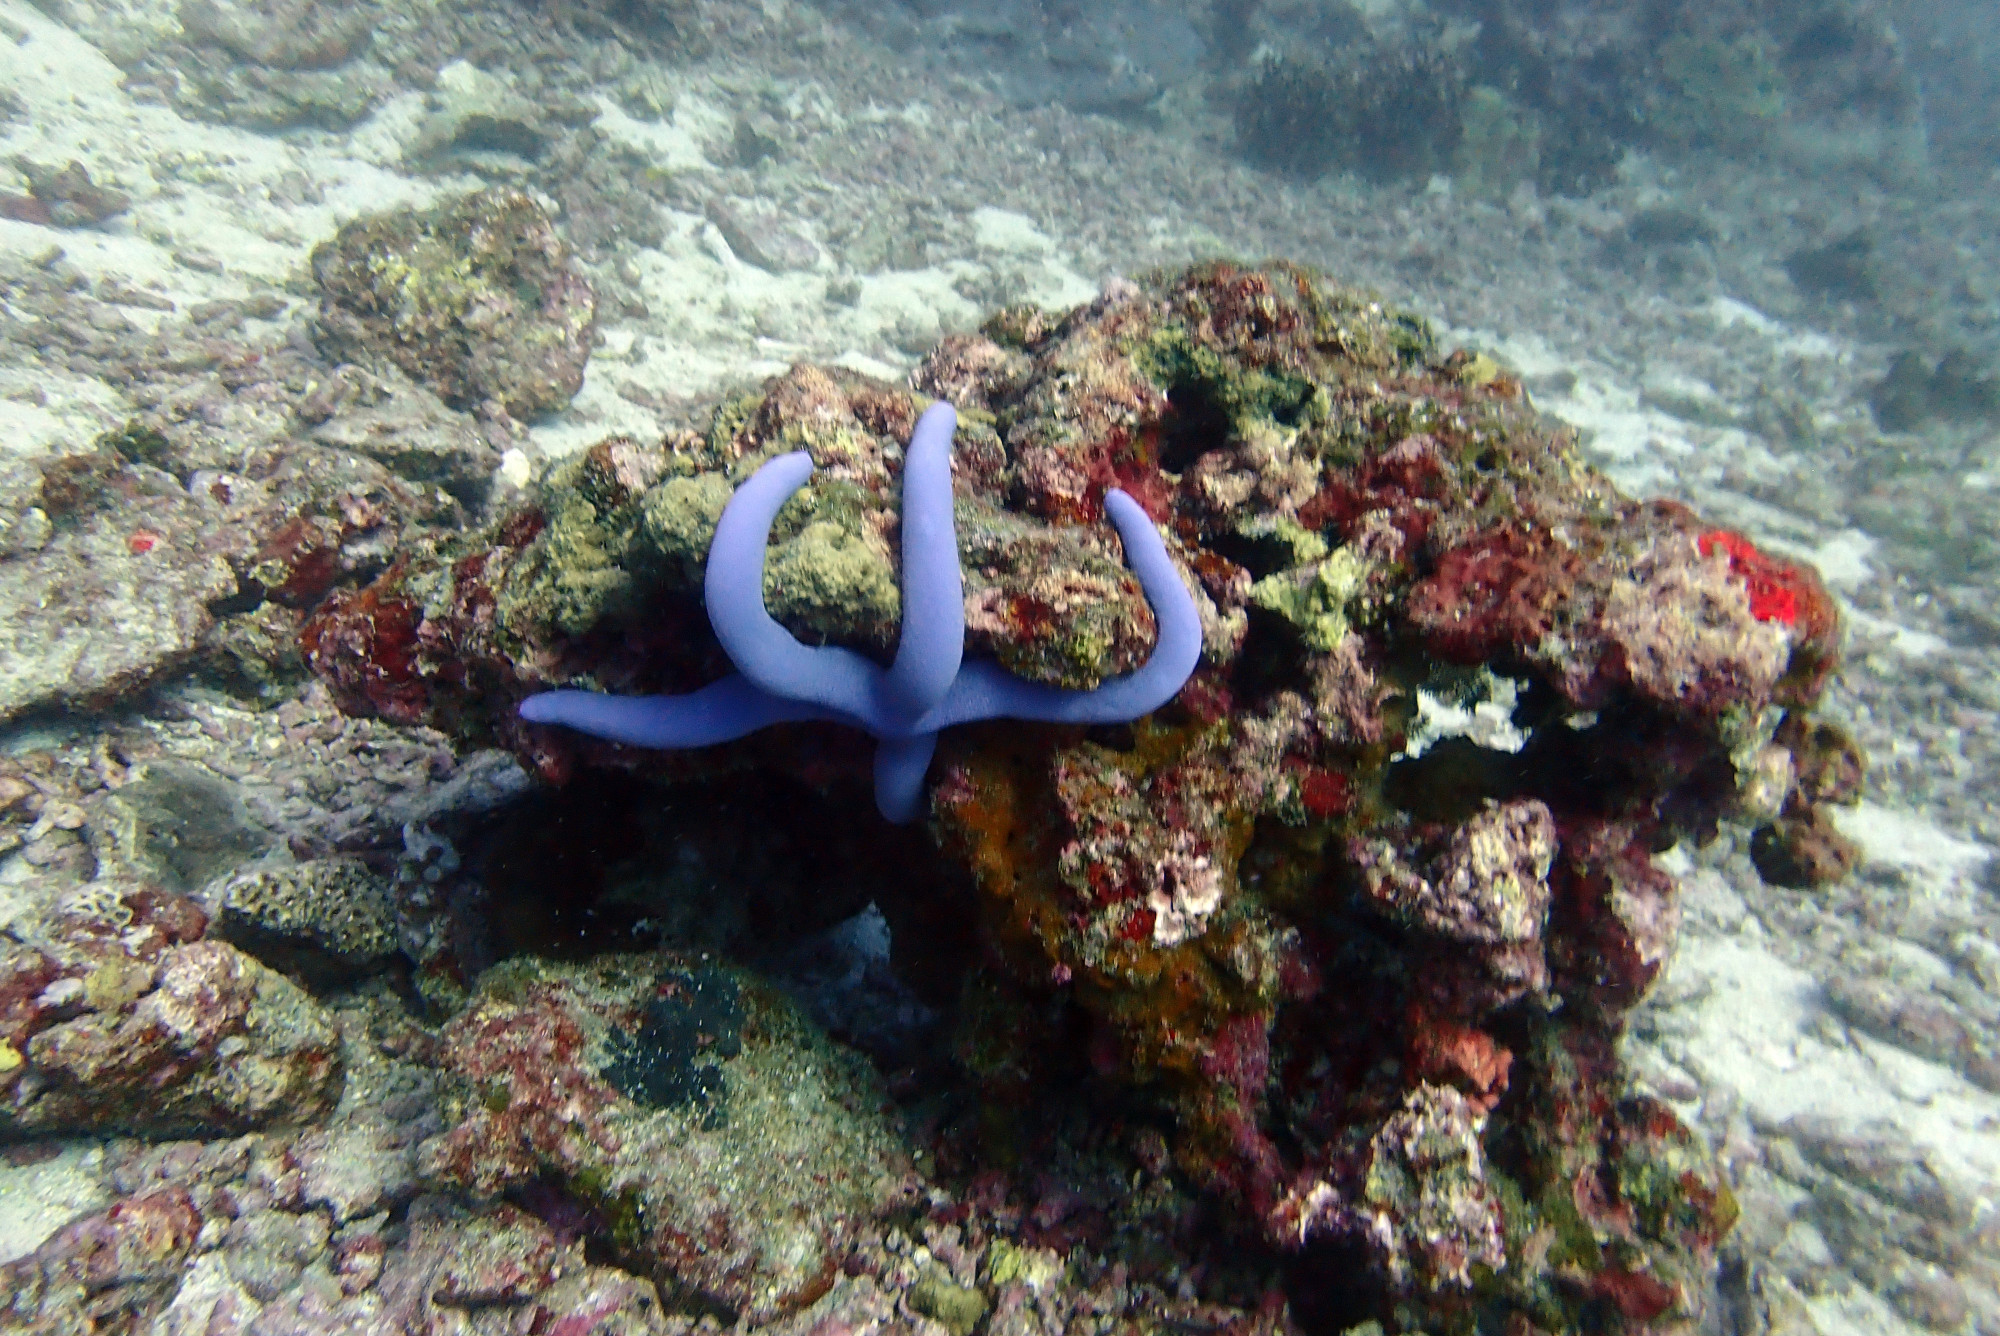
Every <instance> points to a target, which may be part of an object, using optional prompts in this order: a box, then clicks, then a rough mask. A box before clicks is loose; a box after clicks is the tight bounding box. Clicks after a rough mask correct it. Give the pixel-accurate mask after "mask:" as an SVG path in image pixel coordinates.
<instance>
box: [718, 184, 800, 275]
mask: <svg viewBox="0 0 2000 1336" xmlns="http://www.w3.org/2000/svg"><path fill="white" fill-rule="evenodd" d="M707 213H708V221H709V222H711V223H713V224H715V230H716V231H718V232H720V233H722V239H723V240H724V241H726V242H728V243H729V249H730V250H732V251H734V252H736V257H737V258H738V259H740V260H742V261H743V262H744V263H746V264H754V265H756V266H757V267H758V268H759V269H764V270H768V271H769V272H771V273H774V274H783V273H789V272H791V271H793V270H802V269H812V268H814V267H816V266H817V265H818V264H819V259H820V253H819V247H818V246H815V245H814V244H813V243H812V242H811V241H810V240H808V239H807V238H806V236H805V235H804V234H803V233H802V232H800V231H799V230H798V229H797V228H795V227H793V226H791V225H790V224H789V223H786V222H785V221H784V220H783V219H781V218H779V217H778V216H777V215H776V214H773V213H771V212H769V211H768V210H766V209H764V208H762V207H760V206H758V205H755V204H752V203H750V202H748V201H746V200H739V199H729V198H722V197H718V198H715V199H711V200H709V202H708V208H707Z"/></svg>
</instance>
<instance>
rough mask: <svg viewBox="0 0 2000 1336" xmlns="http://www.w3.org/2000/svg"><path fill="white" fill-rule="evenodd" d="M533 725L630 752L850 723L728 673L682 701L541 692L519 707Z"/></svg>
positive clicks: (706, 743)
mask: <svg viewBox="0 0 2000 1336" xmlns="http://www.w3.org/2000/svg"><path fill="white" fill-rule="evenodd" d="M521 717H522V718H523V719H525V720H527V721H528V722H529V723H531V724H560V725H562V726H563V727H565V728H573V729H575V730H576V731H577V732H579V733H588V734H589V735H590V736H592V737H594V738H603V739H604V740H605V741H607V742H622V743H624V744H626V745H627V746H630V747H656V748H680V747H707V746H711V745H713V744H715V743H718V742H729V741H731V740H733V739H735V738H740V737H742V736H744V735H745V734H748V733H755V732H756V731H757V730H758V729H760V728H768V727H769V726H771V725H772V724H789V723H797V722H799V721H801V720H805V719H838V720H840V722H843V723H851V722H853V721H852V720H850V719H846V718H844V717H843V716H841V715H839V714H838V713H836V712H835V711H832V710H828V709H825V708H823V707H821V706H818V705H813V704H810V703H808V702H805V701H796V700H786V699H783V698H781V697H778V696H773V695H770V694H769V693H767V692H764V691H760V690H758V689H757V688H756V687H755V686H753V685H752V684H751V683H750V682H749V681H748V680H747V679H745V678H743V677H741V676H739V675H736V674H731V675H730V676H728V677H725V678H723V679H721V680H720V681H717V682H711V683H709V684H708V685H707V686H705V687H703V688H701V690H699V691H692V692H689V693H688V694H687V695H685V696H606V695H602V694H600V693H598V692H595V691H570V690H563V691H544V692H541V693H540V694H538V695H534V696H530V697H528V698H527V699H526V700H524V701H522V702H521Z"/></svg>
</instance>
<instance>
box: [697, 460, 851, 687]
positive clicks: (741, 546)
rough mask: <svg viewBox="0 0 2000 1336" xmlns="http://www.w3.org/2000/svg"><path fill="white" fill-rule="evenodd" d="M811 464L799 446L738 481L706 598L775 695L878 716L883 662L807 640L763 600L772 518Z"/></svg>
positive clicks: (741, 667)
mask: <svg viewBox="0 0 2000 1336" xmlns="http://www.w3.org/2000/svg"><path fill="white" fill-rule="evenodd" d="M812 471H813V465H812V456H811V455H808V454H807V453H806V452H805V451H803V450H795V451H793V452H792V453H791V454H789V455H780V456H778V457H777V458H776V459H773V460H771V461H770V462H769V463H767V464H765V465H764V466H763V467H762V468H760V469H758V470H757V471H756V473H754V474H752V475H751V477H750V480H749V481H748V482H746V483H744V484H743V485H742V486H741V487H739V488H737V489H736V494H735V495H734V496H732V497H730V498H729V504H728V505H727V506H725V507H724V508H723V511H722V518H721V519H720V520H719V521H717V522H716V526H715V538H714V540H713V541H712V542H711V543H710V544H709V548H708V571H707V574H706V575H705V577H704V578H703V582H702V599H703V601H704V602H705V603H706V604H707V605H708V623H709V625H710V626H712V627H714V628H715V638H716V639H717V640H719V641H721V642H722V650H723V653H725V654H727V655H728V656H729V661H730V662H731V663H733V664H735V665H736V670H737V671H738V672H740V673H742V674H743V676H745V677H747V678H749V679H750V681H751V683H752V684H753V685H755V686H757V687H758V688H760V689H761V690H763V691H765V692H767V693H769V694H770V695H773V696H783V697H788V698H791V699H796V700H803V701H809V702H811V703H813V704H815V705H822V706H825V707H826V708H828V709H830V710H833V711H834V712H836V713H837V714H839V715H842V716H845V717H847V718H850V719H855V720H864V719H865V720H871V721H872V720H873V718H874V717H875V714H876V708H877V707H876V699H875V696H876V682H877V680H878V679H879V678H880V677H881V675H882V670H881V669H880V668H879V667H877V666H876V665H875V664H873V663H870V662H869V661H868V659H867V658H866V657H864V656H863V655H860V654H856V653H855V652H854V651H853V650H847V649H837V648H834V647H832V646H828V645H803V644H800V643H799V641H798V640H797V638H796V637H794V636H793V635H792V633H791V632H790V631H787V630H786V629H785V628H784V627H782V626H780V625H779V624H778V621H777V619H776V618H774V617H773V616H771V614H770V613H769V612H768V611H766V610H765V607H764V549H765V547H766V546H767V545H769V543H770V541H771V521H773V520H775V519H776V518H777V517H778V511H779V510H781V509H782V508H783V507H784V504H785V502H787V501H789V500H791V497H792V493H794V492H796V491H798V490H799V488H801V487H803V486H805V483H806V479H807V478H810V477H811V476H812Z"/></svg>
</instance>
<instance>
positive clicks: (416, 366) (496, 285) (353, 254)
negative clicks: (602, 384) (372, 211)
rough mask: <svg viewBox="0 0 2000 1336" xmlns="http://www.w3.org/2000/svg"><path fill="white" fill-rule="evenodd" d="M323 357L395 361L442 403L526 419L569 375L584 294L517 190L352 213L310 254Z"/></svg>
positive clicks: (566, 385)
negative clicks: (417, 207)
mask: <svg viewBox="0 0 2000 1336" xmlns="http://www.w3.org/2000/svg"><path fill="white" fill-rule="evenodd" d="M312 266H313V279H314V281H315V282H316V283H317V284H318V285H319V290H320V304H319V318H318V326H317V335H316V337H317V339H318V341H319V346H320V349H321V350H322V351H323V352H325V353H326V354H327V355H328V356H330V357H334V358H337V359H340V360H343V361H366V360H374V361H377V362H386V363H390V364H393V365H395V366H397V367H399V368H401V369H402V370H403V371H404V372H405V373H407V374H408V375H409V376H410V377H411V378H412V379H414V380H416V381H418V382H420V383H422V384H425V385H428V386H429V387H430V388H431V389H433V390H435V391H436V392H437V393H438V395H439V396H440V397H441V398H443V399H444V401H445V402H446V403H448V404H451V405H452V406H454V407H458V408H471V407H475V406H477V405H479V404H482V403H485V402H488V401H492V402H494V403H495V404H497V405H498V406H499V407H501V408H503V409H504V410H505V411H506V412H508V413H511V414H513V415H514V416H515V417H521V418H527V417H533V416H535V415H537V414H540V413H546V412H549V411H551V410H554V409H558V408H561V407H563V406H564V405H565V404H567V403H568V402H569V401H570V399H571V398H572V397H573V396H574V395H575V394H576V392H577V390H578V389H579V388H580V387H581V386H582V384H583V367H584V363H585V362H586V361H587V360H588V359H589V357H590V342H591V336H592V334H593V332H594V331H595V329H596V319H597V299H596V296H595V294H594V293H593V292H592V291H591V288H590V284H589V283H588V282H587V281H586V280H585V279H584V277H583V275H582V273H581V271H579V270H578V269H577V267H576V265H575V262H574V261H573V260H572V259H571V258H570V254H569V248H568V246H567V245H565V244H564V242H563V240H562V239H561V237H560V236H559V235H558V234H557V232H556V229H555V225H554V224H553V223H552V222H551V221H550V220H549V218H548V215H546V214H545V213H543V212H542V210H541V209H540V207H538V206H537V205H536V204H535V202H534V201H533V200H531V199H529V198H528V197H527V196H526V195H523V194H521V193H519V192H518V191H508V190H491V191H483V192H480V193H478V194H474V195H469V196H466V197H465V198H463V199H459V200H455V201H452V202H450V203H447V204H444V205H440V206H439V207H437V208H435V209H432V210H430V211H428V212H423V213H418V212H415V211H410V210H405V211H403V212H400V213H392V214H382V215H377V216H374V217H370V218H363V219H359V220H357V221H355V222H352V223H349V224H347V225H346V226H345V227H343V228H341V229H340V231H339V233H337V234H336V235H335V237H334V239H333V240H331V241H328V242H325V243H323V244H321V245H320V246H319V247H317V248H316V249H315V250H314V251H313V255H312Z"/></svg>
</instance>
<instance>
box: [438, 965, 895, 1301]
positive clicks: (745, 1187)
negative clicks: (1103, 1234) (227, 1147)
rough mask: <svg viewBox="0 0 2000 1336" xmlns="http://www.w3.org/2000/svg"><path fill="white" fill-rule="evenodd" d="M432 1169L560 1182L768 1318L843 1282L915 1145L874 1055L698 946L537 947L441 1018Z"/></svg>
mask: <svg viewBox="0 0 2000 1336" xmlns="http://www.w3.org/2000/svg"><path fill="white" fill-rule="evenodd" d="M443 1061H444V1069H445V1072H446V1074H447V1077H448V1081H449V1090H448V1093H447V1096H446V1109H447V1112H448V1114H449V1124H450V1125H449V1127H448V1130H447V1131H445V1132H444V1133H443V1134H442V1135H441V1136H439V1137H436V1138H434V1139H433V1140H431V1141H430V1142H428V1143H426V1144H425V1146H424V1148H423V1152H422V1164H423V1167H424V1171H425V1172H426V1173H427V1174H428V1175H430V1176H431V1177H432V1178H433V1179H434V1180H435V1181H438V1182H441V1183H447V1184H452V1185H456V1186H459V1187H463V1188H466V1189H470V1190H472V1191H474V1192H477V1193H480V1194H486V1195H494V1194H499V1193H503V1192H507V1191H512V1190H520V1189H524V1188H527V1187H529V1186H530V1185H533V1184H537V1183H540V1184H544V1185H552V1186H554V1187H555V1188H557V1189H559V1190H560V1191H561V1192H562V1193H564V1194H566V1195H567V1196H569V1197H570V1198H572V1199H573V1200H574V1201H575V1202H576V1203H577V1204H578V1205H579V1206H580V1207H583V1208H587V1209H589V1210H591V1211H594V1212H596V1213H597V1215H598V1216H599V1217H600V1218H601V1219H603V1220H604V1221H605V1222H606V1225H607V1229H608V1233H609V1235H610V1238H611V1240H612V1241H613V1243H614V1245H615V1246H616V1248H617V1250H618V1252H619V1255H620V1257H621V1260H622V1261H623V1262H624V1263H625V1264H626V1265H628V1266H631V1267H633V1268H635V1269H638V1270H641V1271H644V1272H650V1273H651V1274H652V1275H653V1276H654V1277H655V1278H656V1279H657V1280H658V1281H659V1282H660V1284H661V1286H662V1287H663V1289H665V1290H667V1291H668V1292H669V1293H672V1294H679V1295H686V1296H689V1297H690V1298H692V1299H694V1300H696V1301H698V1302H701V1303H704V1304H709V1305H715V1306H718V1307H721V1308H725V1309H728V1310H731V1311H734V1312H738V1313H741V1314H742V1315H743V1316H744V1317H745V1318H746V1319H747V1320H749V1321H751V1322H767V1321H770V1320H772V1319H773V1318H775V1317H778V1316H781V1315H783V1314H785V1313H788V1312H790V1311H792V1310H793V1309H796V1308H798V1307H799V1306H801V1305H802V1304H805V1303H808V1302H810V1301H811V1300H812V1299H814V1298H816V1297H818V1295H819V1294H821V1293H823V1292H824V1291H825V1289H826V1288H827V1286H829V1285H830V1284H831V1283H832V1281H833V1279H834V1277H835V1275H836V1274H837V1270H838V1267H839V1264H840V1261H841V1259H842V1256H843V1253H844V1249H845V1247H846V1246H847V1244H848V1242H849V1241H850V1240H851V1239H852V1238H853V1237H854V1234H855V1231H856V1230H858V1229H859V1228H860V1227H861V1226H862V1225H864V1224H865V1223H867V1222H869V1221H871V1220H874V1219H876V1218H877V1217H878V1216H879V1215H880V1214H881V1213H882V1212H883V1211H885V1210H887V1209H888V1208H889V1207H890V1206H891V1205H893V1204H894V1203H895V1202H897V1201H898V1200H899V1198H900V1196H901V1194H902V1193H903V1192H904V1190H905V1188H906V1181H907V1176H908V1174H909V1172H910V1164H909V1160H908V1157H907V1152H906V1151H905V1149H904V1146H903V1143H902V1140H901V1138H900V1136H899V1135H898V1133H897V1132H896V1130H895V1129H894V1128H893V1127H892V1126H891V1125H890V1123H889V1122H888V1121H886V1119H885V1118H884V1116H883V1108H884V1101H883V1096H882V1092H881V1090H880V1088H879V1086H878V1085H877V1083H876V1079H875V1077H874V1074H873V1071H872V1069H870V1068H869V1067H868V1066H867V1064H866V1063H865V1062H864V1061H862V1060H861V1059H859V1058H857V1057H855V1056H853V1055H852V1054H846V1053H842V1052H840V1051H837V1050H835V1049H834V1048H833V1047H832V1046H831V1045H829V1044H828V1043H827V1041H826V1040H825V1038H824V1037H823V1036H821V1035H820V1034H819V1033H818V1032H817V1031H816V1030H815V1029H813V1027H812V1026H811V1024H810V1023H809V1022H807V1021H806V1020H805V1019H804V1018H803V1017H802V1016H801V1015H799V1013H798V1012H797V1011H796V1010H795V1009H794V1007H793V1005H792V1003H791V1002H790V1001H788V1000H787V999H785V998H784V997H783V996H782V995H781V994H779V993H777V992H775V991H773V990H771V989H770V988H768V987H766V986H764V985H762V984H759V983H758V982H756V981H755V979H754V978H753V977H752V976H749V975H747V974H744V973H741V972H739V971H736V970H733V969H727V968H724V967H722V966H720V965H717V964H714V963H712V962H708V961H705V960H700V959H687V960H678V959H674V958H670V957H647V956H619V957H600V958H599V959H597V960H595V961H593V962H591V963H590V964H588V965H584V966H569V965H557V964H553V963H550V962H545V961H538V960H533V959H523V960H517V961H513V962H510V963H509V964H506V965H502V966H499V967H496V968H495V969H494V970H492V971H490V972H489V973H488V974H487V975H486V976H485V977H484V978H483V979H481V981H480V985H479V989H478V992H477V993H476V994H475V996H474V997H473V999H472V1001H471V1003H470V1004H469V1005H468V1006H467V1008H466V1010H465V1011H464V1012H463V1013H462V1014H461V1015H460V1016H459V1017H458V1018H457V1019H456V1020H454V1021H452V1022H451V1023H450V1024H449V1025H448V1026H447V1027H446V1029H445V1034H444V1048H443Z"/></svg>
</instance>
